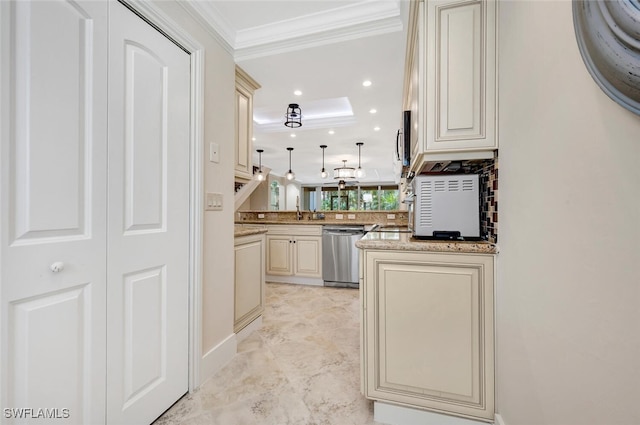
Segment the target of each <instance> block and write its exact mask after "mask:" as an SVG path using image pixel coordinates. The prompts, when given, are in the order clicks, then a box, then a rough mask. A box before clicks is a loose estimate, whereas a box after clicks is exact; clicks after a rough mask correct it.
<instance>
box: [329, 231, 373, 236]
mask: <svg viewBox="0 0 640 425" xmlns="http://www.w3.org/2000/svg"><path fill="white" fill-rule="evenodd" d="M322 234H323V235H329V236H354V235H364V232H363V231H362V230H325V231H324V232H323V233H322Z"/></svg>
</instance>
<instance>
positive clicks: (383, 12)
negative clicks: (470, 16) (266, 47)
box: [234, 0, 400, 50]
mask: <svg viewBox="0 0 640 425" xmlns="http://www.w3.org/2000/svg"><path fill="white" fill-rule="evenodd" d="M399 16H400V7H399V4H398V3H397V2H396V1H370V0H369V1H363V2H359V3H356V4H350V5H347V6H341V7H337V8H334V9H329V10H325V11H322V12H317V13H312V14H308V15H303V16H298V17H296V18H294V19H286V20H282V21H279V22H273V23H270V24H266V25H261V26H258V27H253V28H248V29H245V30H242V31H238V33H237V34H236V44H235V45H234V47H235V49H236V50H242V49H245V48H248V47H253V46H259V45H263V44H271V43H277V42H280V41H283V40H289V39H296V38H303V37H306V36H309V35H312V34H317V33H324V32H327V31H339V30H341V29H343V28H347V27H352V26H360V25H362V24H368V23H372V22H377V21H381V20H385V19H387V18H394V17H398V19H399Z"/></svg>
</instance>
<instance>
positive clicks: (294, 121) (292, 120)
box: [284, 103, 302, 128]
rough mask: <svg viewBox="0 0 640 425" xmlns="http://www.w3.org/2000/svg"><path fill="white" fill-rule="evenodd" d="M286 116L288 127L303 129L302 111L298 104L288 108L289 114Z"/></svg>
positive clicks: (291, 104) (290, 105)
mask: <svg viewBox="0 0 640 425" xmlns="http://www.w3.org/2000/svg"><path fill="white" fill-rule="evenodd" d="M284 116H285V118H286V121H285V122H284V125H285V126H286V127H291V128H298V127H302V111H301V110H300V106H299V105H298V104H297V103H290V104H289V107H288V108H287V113H286V114H285V115H284Z"/></svg>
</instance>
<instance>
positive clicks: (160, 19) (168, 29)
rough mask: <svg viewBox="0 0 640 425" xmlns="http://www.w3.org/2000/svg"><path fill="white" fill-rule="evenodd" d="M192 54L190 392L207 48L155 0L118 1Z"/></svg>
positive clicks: (198, 311)
mask: <svg viewBox="0 0 640 425" xmlns="http://www.w3.org/2000/svg"><path fill="white" fill-rule="evenodd" d="M118 1H120V3H122V4H124V5H125V6H127V7H128V8H129V9H131V10H132V11H134V12H135V13H136V14H138V15H140V17H142V18H143V19H145V20H146V21H148V22H149V23H150V24H151V25H153V26H155V27H156V28H157V29H158V30H160V31H161V32H162V33H164V34H165V35H166V36H167V37H169V38H170V39H172V40H173V41H174V42H175V43H177V44H178V45H180V46H181V47H182V48H183V49H184V50H186V51H187V52H188V53H189V57H190V60H191V76H190V77H191V93H190V94H191V117H190V135H189V149H190V159H189V169H190V170H189V176H190V177H189V179H190V187H189V221H190V223H189V360H190V361H189V391H193V390H195V389H196V388H198V386H199V385H200V360H201V355H200V353H201V351H202V349H201V347H202V327H201V325H202V307H201V300H202V229H203V199H202V178H203V175H202V158H203V146H204V144H203V140H204V139H203V135H204V53H205V49H204V47H203V46H202V45H201V44H200V43H198V42H197V41H196V40H195V39H194V38H193V37H192V36H191V34H189V33H188V32H186V31H185V30H184V29H183V28H182V27H180V26H179V25H178V24H177V23H176V22H175V21H173V20H172V19H171V18H169V17H168V16H167V15H166V14H165V13H164V12H163V11H162V10H160V9H159V8H158V7H157V6H156V5H155V4H154V3H152V2H149V1H142V0H118Z"/></svg>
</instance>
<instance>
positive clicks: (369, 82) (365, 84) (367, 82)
mask: <svg viewBox="0 0 640 425" xmlns="http://www.w3.org/2000/svg"><path fill="white" fill-rule="evenodd" d="M362 85H363V86H365V87H369V86H370V85H371V81H369V80H364V81H363V82H362Z"/></svg>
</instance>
